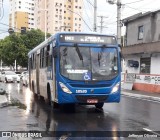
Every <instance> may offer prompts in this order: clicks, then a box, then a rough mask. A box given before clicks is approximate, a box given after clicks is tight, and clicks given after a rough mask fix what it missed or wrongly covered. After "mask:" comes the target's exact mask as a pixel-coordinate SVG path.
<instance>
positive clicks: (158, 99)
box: [122, 91, 160, 102]
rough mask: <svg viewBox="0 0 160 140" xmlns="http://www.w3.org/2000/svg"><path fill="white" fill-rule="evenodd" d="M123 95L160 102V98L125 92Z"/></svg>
mask: <svg viewBox="0 0 160 140" xmlns="http://www.w3.org/2000/svg"><path fill="white" fill-rule="evenodd" d="M122 95H125V96H130V97H136V98H139V99H147V100H153V101H158V102H160V98H159V97H153V96H146V95H140V94H134V93H129V92H125V91H122Z"/></svg>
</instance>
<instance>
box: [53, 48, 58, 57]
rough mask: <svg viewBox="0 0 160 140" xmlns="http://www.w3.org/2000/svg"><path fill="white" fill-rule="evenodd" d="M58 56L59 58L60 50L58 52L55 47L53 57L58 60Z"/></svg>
mask: <svg viewBox="0 0 160 140" xmlns="http://www.w3.org/2000/svg"><path fill="white" fill-rule="evenodd" d="M57 56H58V50H57V48H56V47H54V48H53V57H54V58H57Z"/></svg>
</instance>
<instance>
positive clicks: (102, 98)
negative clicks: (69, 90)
mask: <svg viewBox="0 0 160 140" xmlns="http://www.w3.org/2000/svg"><path fill="white" fill-rule="evenodd" d="M76 98H77V100H78V101H80V102H83V103H86V102H87V99H97V100H98V102H104V101H105V100H106V99H107V98H108V96H107V95H99V96H94V95H88V96H84V95H76Z"/></svg>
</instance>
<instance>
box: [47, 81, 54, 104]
mask: <svg viewBox="0 0 160 140" xmlns="http://www.w3.org/2000/svg"><path fill="white" fill-rule="evenodd" d="M47 96H48V99H47V102H48V104H49V105H50V106H53V102H52V101H51V90H50V85H49V84H47Z"/></svg>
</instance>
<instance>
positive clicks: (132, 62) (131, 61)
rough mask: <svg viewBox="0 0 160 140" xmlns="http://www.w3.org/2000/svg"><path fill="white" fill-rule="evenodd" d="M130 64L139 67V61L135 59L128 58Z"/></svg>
mask: <svg viewBox="0 0 160 140" xmlns="http://www.w3.org/2000/svg"><path fill="white" fill-rule="evenodd" d="M128 66H129V67H134V68H138V67H139V62H138V61H135V60H128Z"/></svg>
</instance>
